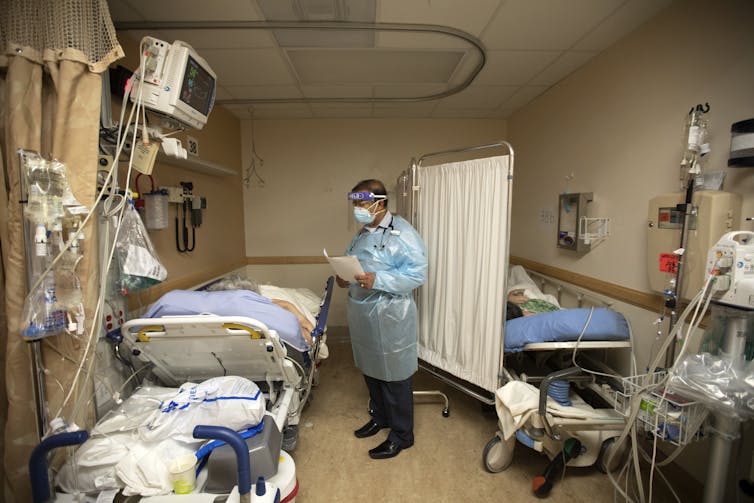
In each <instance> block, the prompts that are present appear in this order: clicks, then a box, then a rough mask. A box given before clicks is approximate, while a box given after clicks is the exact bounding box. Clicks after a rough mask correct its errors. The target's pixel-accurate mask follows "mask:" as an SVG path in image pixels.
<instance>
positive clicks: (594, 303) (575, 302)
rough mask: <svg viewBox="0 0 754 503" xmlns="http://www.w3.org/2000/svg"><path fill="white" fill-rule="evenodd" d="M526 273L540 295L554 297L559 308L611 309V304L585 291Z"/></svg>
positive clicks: (535, 273) (527, 270)
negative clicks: (537, 288)
mask: <svg viewBox="0 0 754 503" xmlns="http://www.w3.org/2000/svg"><path fill="white" fill-rule="evenodd" d="M526 273H527V274H528V275H529V277H530V278H531V279H532V280H533V281H534V282H535V283H536V284H537V286H538V287H539V289H540V290H541V291H542V293H546V294H550V295H554V296H555V298H557V299H558V303H559V304H560V305H561V307H565V308H571V307H608V308H609V307H611V306H612V305H613V302H611V301H607V300H604V299H601V298H600V297H597V296H596V295H594V294H591V293H590V292H588V291H586V290H582V289H580V288H577V287H575V286H572V285H569V284H567V283H563V282H561V281H558V280H556V279H553V278H550V277H548V276H545V275H543V274H540V273H538V272H535V271H531V270H529V269H526Z"/></svg>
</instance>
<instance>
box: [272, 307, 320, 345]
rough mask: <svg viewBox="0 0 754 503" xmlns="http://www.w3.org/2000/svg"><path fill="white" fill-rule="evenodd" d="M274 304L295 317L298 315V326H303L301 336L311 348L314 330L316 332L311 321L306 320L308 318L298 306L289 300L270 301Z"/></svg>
mask: <svg viewBox="0 0 754 503" xmlns="http://www.w3.org/2000/svg"><path fill="white" fill-rule="evenodd" d="M270 300H272V302H273V303H275V304H276V305H278V306H280V307H282V308H283V309H285V310H286V311H290V312H291V313H293V314H294V315H296V318H297V319H298V324H299V325H300V326H301V335H303V336H304V339H306V343H307V344H309V346H311V345H312V330H314V325H312V324H311V323H310V322H309V320H307V319H306V317H305V316H304V315H303V314H302V313H301V311H299V310H298V309H297V308H296V306H294V305H293V304H291V303H290V302H288V301H287V300H282V299H270Z"/></svg>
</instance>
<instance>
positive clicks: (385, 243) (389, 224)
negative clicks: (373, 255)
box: [346, 215, 401, 255]
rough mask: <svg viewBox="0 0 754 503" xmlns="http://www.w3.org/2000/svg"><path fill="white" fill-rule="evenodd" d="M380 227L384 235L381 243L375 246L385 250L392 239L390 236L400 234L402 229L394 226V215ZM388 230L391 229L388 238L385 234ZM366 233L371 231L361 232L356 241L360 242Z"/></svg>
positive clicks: (349, 251) (348, 252)
mask: <svg viewBox="0 0 754 503" xmlns="http://www.w3.org/2000/svg"><path fill="white" fill-rule="evenodd" d="M380 229H382V236H380V244H379V245H377V244H375V245H373V246H374V248H376V249H379V250H384V249H385V246H386V245H387V244H388V242H389V241H390V236H397V235H399V234H400V233H401V231H399V230H396V229H395V227H394V226H393V215H390V221H389V222H388V223H387V225H386V226H384V227H382V226H380ZM387 231H390V233H389V234H387V238H386V237H385V234H386V233H387ZM375 232H376V231H375ZM366 234H369V232H367V231H365V232H364V233H362V234H359V236H358V238H357V239H356V242H358V240H359V239H361V236H362V235H366ZM356 242H354V243H353V244H352V245H351V247H350V248H348V251H347V252H346V255H348V254H350V253H351V250H353V247H354V246H355V245H356Z"/></svg>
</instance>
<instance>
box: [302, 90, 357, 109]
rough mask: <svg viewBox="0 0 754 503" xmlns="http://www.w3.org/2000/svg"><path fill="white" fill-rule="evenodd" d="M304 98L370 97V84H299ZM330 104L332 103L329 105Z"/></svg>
mask: <svg viewBox="0 0 754 503" xmlns="http://www.w3.org/2000/svg"><path fill="white" fill-rule="evenodd" d="M301 91H302V92H303V93H304V97H306V98H371V97H372V86H362V85H340V86H338V85H335V86H324V85H323V86H301ZM331 106H332V105H331Z"/></svg>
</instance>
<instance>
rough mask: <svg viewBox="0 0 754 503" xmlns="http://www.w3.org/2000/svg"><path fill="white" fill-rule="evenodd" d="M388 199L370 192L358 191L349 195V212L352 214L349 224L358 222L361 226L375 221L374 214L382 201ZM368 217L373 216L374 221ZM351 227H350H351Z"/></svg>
mask: <svg viewBox="0 0 754 503" xmlns="http://www.w3.org/2000/svg"><path fill="white" fill-rule="evenodd" d="M386 199H387V196H384V195H381V194H375V193H374V192H369V191H365V190H363V191H357V192H349V193H348V203H349V204H348V207H349V210H348V212H349V213H350V214H351V215H350V217H349V222H353V221H354V217H355V219H356V221H357V222H358V223H359V224H360V225H365V224H367V223H371V222H372V221H373V220H374V216H373V215H374V212H375V211H376V209H377V206H378V205H379V202H380V201H384V200H386ZM367 215H369V216H372V219H369V218H367ZM349 227H350V226H349Z"/></svg>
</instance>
